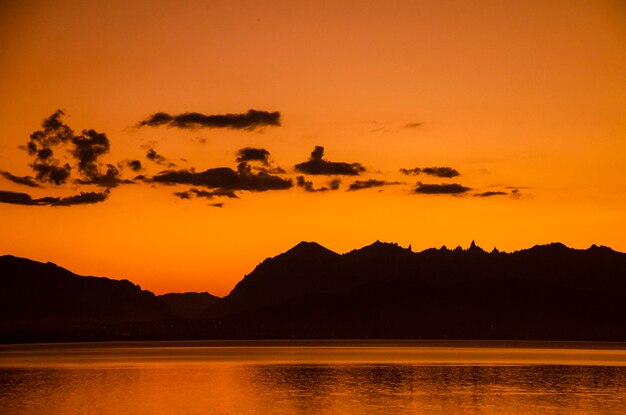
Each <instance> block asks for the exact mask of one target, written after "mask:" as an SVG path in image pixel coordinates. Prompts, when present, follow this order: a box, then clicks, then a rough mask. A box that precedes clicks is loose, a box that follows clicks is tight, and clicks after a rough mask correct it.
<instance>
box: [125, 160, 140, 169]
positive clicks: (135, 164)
mask: <svg viewBox="0 0 626 415" xmlns="http://www.w3.org/2000/svg"><path fill="white" fill-rule="evenodd" d="M126 165H127V166H128V167H130V169H131V170H132V171H141V169H142V168H143V166H142V165H141V161H139V160H128V161H127V162H126Z"/></svg>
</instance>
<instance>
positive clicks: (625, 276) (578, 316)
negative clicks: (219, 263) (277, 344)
mask: <svg viewBox="0 0 626 415" xmlns="http://www.w3.org/2000/svg"><path fill="white" fill-rule="evenodd" d="M204 318H205V319H206V320H209V321H211V320H213V321H216V322H218V323H216V324H218V325H219V326H220V327H221V329H222V330H226V333H225V335H226V336H229V337H237V336H242V337H279V338H292V337H295V338H333V337H339V338H446V339H447V338H463V339H466V338H468V339H471V338H477V339H489V338H493V339H515V338H520V339H605V340H610V339H622V340H624V339H626V329H625V327H626V255H625V254H622V253H618V252H615V251H613V250H611V249H610V248H606V247H596V246H592V247H591V248H589V249H587V250H576V249H571V248H568V247H566V246H565V245H563V244H558V243H556V244H549V245H543V246H535V247H533V248H530V249H527V250H522V251H518V252H514V253H510V254H507V253H502V252H499V251H497V250H494V252H493V253H487V252H485V251H484V250H483V249H481V248H479V247H478V246H477V245H476V244H475V243H472V244H471V246H470V248H469V249H467V250H463V249H461V248H456V249H454V250H449V249H447V248H445V247H443V248H441V249H428V250H425V251H422V252H418V253H413V252H411V250H410V249H405V248H402V247H400V246H398V245H397V244H388V243H381V242H378V241H377V242H375V243H374V244H372V245H369V246H366V247H364V248H361V249H358V250H354V251H351V252H349V253H347V254H344V255H339V254H335V253H333V252H332V251H329V250H327V249H325V248H323V247H321V246H319V245H317V244H315V245H311V244H308V243H306V244H305V243H301V244H299V245H297V246H296V247H295V248H293V249H291V250H290V251H288V252H286V253H285V254H282V255H279V256H277V257H275V258H271V259H267V260H265V261H264V262H263V263H262V264H260V265H259V266H258V267H257V268H256V269H255V270H254V271H253V272H252V273H250V274H249V275H247V276H246V277H245V278H244V279H243V280H242V281H241V282H240V283H239V284H238V285H237V286H236V287H235V289H234V290H233V291H232V292H231V293H230V294H229V295H228V296H226V297H224V298H223V299H222V300H221V301H220V302H217V303H215V304H213V305H212V306H210V307H209V308H208V309H207V310H206V312H205V314H204Z"/></svg>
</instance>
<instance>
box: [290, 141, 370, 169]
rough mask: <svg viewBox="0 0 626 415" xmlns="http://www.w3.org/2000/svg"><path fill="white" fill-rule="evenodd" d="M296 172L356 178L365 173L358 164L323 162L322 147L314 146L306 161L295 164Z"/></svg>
mask: <svg viewBox="0 0 626 415" xmlns="http://www.w3.org/2000/svg"><path fill="white" fill-rule="evenodd" d="M295 168H296V170H297V171H299V172H301V173H305V174H323V175H347V176H357V175H359V174H360V173H361V172H364V171H365V168H364V167H363V166H362V165H361V164H359V163H344V162H334V161H327V160H324V147H322V146H315V149H314V150H313V151H312V152H311V157H310V158H309V160H308V161H305V162H303V163H300V164H296V166H295Z"/></svg>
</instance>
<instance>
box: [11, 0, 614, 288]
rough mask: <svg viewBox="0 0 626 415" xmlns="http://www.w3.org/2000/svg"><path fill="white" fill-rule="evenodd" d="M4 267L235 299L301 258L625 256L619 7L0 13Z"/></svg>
mask: <svg viewBox="0 0 626 415" xmlns="http://www.w3.org/2000/svg"><path fill="white" fill-rule="evenodd" d="M0 44H2V45H3V47H2V48H0V229H1V232H0V254H11V255H16V256H21V257H27V258H30V259H33V260H37V261H44V262H47V261H50V262H54V263H56V264H58V265H60V266H63V267H65V268H68V269H70V270H71V271H73V272H76V273H78V274H81V275H96V276H107V277H110V278H116V279H129V280H131V281H133V282H134V283H136V284H139V285H141V286H142V288H145V289H148V290H151V291H153V292H155V293H158V294H160V293H166V292H186V291H209V292H211V293H213V294H215V295H219V296H223V295H226V294H228V292H229V291H230V290H231V289H232V288H233V287H234V285H235V284H236V283H237V282H238V281H239V280H240V279H241V278H242V277H243V276H244V275H245V274H248V273H250V272H251V271H252V270H253V269H254V267H255V266H256V265H257V264H258V263H260V262H261V261H263V260H264V259H265V258H268V257H272V256H275V255H277V254H279V253H281V252H284V251H286V250H288V249H289V248H291V247H292V246H294V245H296V244H297V243H298V242H300V241H302V240H305V241H316V242H318V243H320V244H322V245H323V246H325V247H327V248H329V249H331V250H333V251H335V252H339V253H344V252H348V251H350V250H352V249H357V248H360V247H362V246H365V245H368V244H371V243H372V242H374V241H376V240H381V241H386V242H397V243H399V244H400V245H402V246H408V245H411V247H412V249H413V250H414V251H419V250H423V249H426V248H430V247H441V246H443V245H446V246H447V247H449V248H453V247H456V246H459V245H460V246H463V247H467V246H469V244H470V242H471V241H472V240H475V241H476V243H477V244H478V245H480V246H482V247H483V248H484V249H487V250H491V249H493V248H494V247H497V248H498V249H500V250H506V251H515V250H519V249H525V248H529V247H531V246H533V245H536V244H544V243H549V242H556V241H559V242H562V243H565V244H566V245H568V246H571V247H575V248H580V249H585V248H587V247H589V246H590V245H591V244H597V245H607V246H610V247H612V248H613V249H616V250H619V251H622V252H624V251H626V182H625V180H624V179H625V178H626V5H625V4H624V3H623V2H621V1H617V0H616V1H602V0H598V1H578V0H567V1H557V0H541V1H539V0H538V1H534V0H528V1H523V2H502V1H495V0H494V1H490V0H484V1H472V0H467V1H445V0H444V1H437V2H432V1H387V2H380V1H298V2H292V1H210V2H209V1H186V2H176V1H154V0H153V1H133V2H129V1H106V2H105V1H88V2H77V1H25V2H1V3H0Z"/></svg>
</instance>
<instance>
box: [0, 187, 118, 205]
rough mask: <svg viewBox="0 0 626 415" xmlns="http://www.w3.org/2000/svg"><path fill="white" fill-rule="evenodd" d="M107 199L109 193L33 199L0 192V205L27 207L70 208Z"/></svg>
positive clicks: (18, 194) (81, 193) (83, 193)
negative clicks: (9, 204) (8, 204)
mask: <svg viewBox="0 0 626 415" xmlns="http://www.w3.org/2000/svg"><path fill="white" fill-rule="evenodd" d="M108 197H109V191H108V190H105V191H104V192H102V193H98V192H80V194H77V195H73V196H68V197H50V196H48V197H42V198H39V199H33V198H32V197H31V196H30V195H29V194H26V193H17V192H9V191H5V190H0V203H11V204H16V205H28V206H46V205H47V206H72V205H84V204H93V203H99V202H104V201H105V200H106V199H107V198H108Z"/></svg>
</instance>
